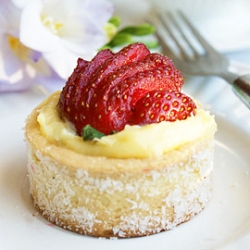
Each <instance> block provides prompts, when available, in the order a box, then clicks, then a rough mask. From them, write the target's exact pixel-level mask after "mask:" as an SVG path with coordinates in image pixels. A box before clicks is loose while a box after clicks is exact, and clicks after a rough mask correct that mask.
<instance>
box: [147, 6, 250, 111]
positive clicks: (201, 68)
mask: <svg viewBox="0 0 250 250" xmlns="http://www.w3.org/2000/svg"><path fill="white" fill-rule="evenodd" d="M175 16H176V17H175ZM148 21H149V22H151V23H152V24H153V25H154V26H155V27H156V37H157V38H158V41H159V43H160V45H161V47H162V52H163V53H164V54H166V55H167V56H169V57H170V58H171V59H172V60H173V62H174V63H175V65H176V67H177V68H178V69H180V70H181V71H182V72H183V73H184V72H186V73H188V74H193V75H215V76H219V77H222V78H224V79H225V80H226V81H227V82H228V83H229V84H231V86H232V89H233V91H234V93H235V94H236V95H237V96H238V97H239V98H240V100H241V101H242V102H243V103H244V104H245V105H246V106H247V107H248V108H249V109H250V74H247V75H242V76H240V75H237V74H234V73H231V72H229V61H228V59H227V58H226V57H225V56H223V55H221V54H220V53H218V52H217V51H216V50H215V49H214V48H213V47H212V46H211V45H210V44H209V43H208V42H207V41H206V40H205V39H204V38H203V37H202V36H201V35H200V34H199V32H198V31H197V29H195V28H194V26H193V25H192V24H191V23H190V21H189V20H188V19H187V17H186V16H185V15H184V14H183V13H182V12H180V11H177V12H176V13H175V15H174V14H173V13H169V12H166V13H163V12H162V13H155V14H154V15H151V16H150V17H149V18H148ZM249 71H250V70H249Z"/></svg>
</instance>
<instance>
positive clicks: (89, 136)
mask: <svg viewBox="0 0 250 250" xmlns="http://www.w3.org/2000/svg"><path fill="white" fill-rule="evenodd" d="M103 136H105V134H103V133H101V132H99V131H98V130H96V129H95V128H93V127H91V126H90V125H86V126H85V127H84V128H83V130H82V137H83V140H84V141H92V140H93V139H94V138H101V137H103Z"/></svg>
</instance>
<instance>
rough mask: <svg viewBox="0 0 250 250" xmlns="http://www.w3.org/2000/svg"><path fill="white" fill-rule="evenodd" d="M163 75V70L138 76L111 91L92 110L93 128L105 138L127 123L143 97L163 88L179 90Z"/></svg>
mask: <svg viewBox="0 0 250 250" xmlns="http://www.w3.org/2000/svg"><path fill="white" fill-rule="evenodd" d="M171 70H172V69H171ZM166 72H167V71H166V69H165V68H163V69H162V68H158V69H154V70H147V71H142V72H138V73H137V74H135V75H133V76H132V77H129V78H126V79H125V80H124V81H121V82H119V84H117V85H116V86H114V87H113V88H111V90H110V92H109V93H108V94H106V95H104V96H102V97H101V98H99V101H98V102H96V103H95V106H94V108H93V109H92V112H91V113H92V114H93V118H94V119H93V121H94V122H93V127H94V128H96V129H97V130H99V131H101V132H102V133H105V134H110V133H111V132H112V131H120V130H122V129H123V128H124V126H125V125H126V124H127V123H128V122H129V121H130V120H131V115H132V114H133V112H134V108H135V105H136V103H137V102H138V100H140V99H141V98H142V97H143V96H144V95H145V94H146V93H148V92H149V91H151V90H159V89H166V88H167V89H171V90H174V91H177V90H178V89H179V88H177V87H176V86H175V82H174V81H172V80H171V78H169V77H168V74H166ZM98 96H100V95H98Z"/></svg>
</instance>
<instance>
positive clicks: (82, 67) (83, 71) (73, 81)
mask: <svg viewBox="0 0 250 250" xmlns="http://www.w3.org/2000/svg"><path fill="white" fill-rule="evenodd" d="M113 55H114V54H113V53H112V52H111V51H110V50H102V51H100V52H99V53H98V54H97V55H96V56H95V57H94V58H93V59H92V60H91V61H90V62H88V61H85V60H82V59H78V61H77V67H76V68H75V70H74V72H73V73H72V75H71V76H70V77H69V79H68V81H67V83H66V85H65V86H64V88H63V90H62V92H61V95H60V99H59V103H58V107H59V110H60V111H61V113H62V114H63V117H64V118H66V119H68V120H69V121H70V122H72V123H74V124H75V127H76V129H77V131H79V132H80V130H81V125H80V128H79V129H78V127H79V126H78V124H81V119H82V117H81V116H80V115H79V116H76V114H77V113H78V112H79V107H81V108H82V110H81V111H80V113H81V114H84V113H86V112H87V111H88V109H87V108H86V107H82V106H81V99H82V95H83V92H84V91H85V90H86V88H87V86H88V84H89V80H90V78H91V77H92V75H93V73H94V72H95V71H96V70H97V69H98V67H100V65H101V64H102V63H104V62H106V60H108V59H110V58H112V57H113ZM76 118H77V119H79V120H78V122H77V121H76ZM88 122H89V121H86V123H88Z"/></svg>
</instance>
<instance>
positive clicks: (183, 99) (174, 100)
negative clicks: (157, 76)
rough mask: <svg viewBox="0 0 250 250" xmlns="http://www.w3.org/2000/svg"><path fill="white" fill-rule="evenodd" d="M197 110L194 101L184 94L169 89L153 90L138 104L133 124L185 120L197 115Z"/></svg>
mask: <svg viewBox="0 0 250 250" xmlns="http://www.w3.org/2000/svg"><path fill="white" fill-rule="evenodd" d="M195 109H196V105H195V103H194V102H193V100H192V99H191V98H190V97H188V96H186V95H184V94H183V93H180V92H176V91H171V90H168V89H165V90H153V91H151V92H148V93H147V94H146V95H145V96H144V97H143V98H141V99H140V100H139V101H138V102H137V103H136V106H135V111H134V113H133V117H132V122H131V124H137V125H145V124H150V123H158V122H161V121H171V122H173V121H176V120H185V119H186V118H187V117H188V116H191V115H194V114H195V111H194V110H195Z"/></svg>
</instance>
